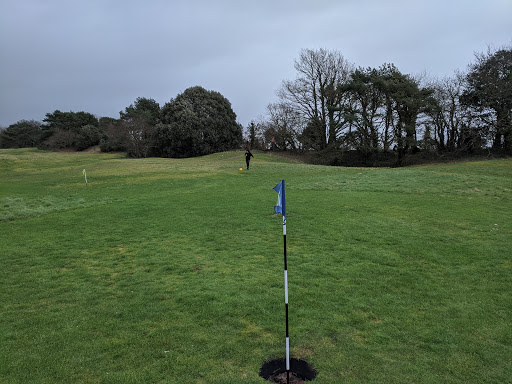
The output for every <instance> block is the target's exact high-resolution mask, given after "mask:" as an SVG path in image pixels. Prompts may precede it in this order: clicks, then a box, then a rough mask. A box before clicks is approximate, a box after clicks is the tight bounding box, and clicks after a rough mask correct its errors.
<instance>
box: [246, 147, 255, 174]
mask: <svg viewBox="0 0 512 384" xmlns="http://www.w3.org/2000/svg"><path fill="white" fill-rule="evenodd" d="M251 157H254V156H253V155H252V153H251V151H249V150H248V149H246V150H245V163H246V164H247V170H249V163H250V162H251Z"/></svg>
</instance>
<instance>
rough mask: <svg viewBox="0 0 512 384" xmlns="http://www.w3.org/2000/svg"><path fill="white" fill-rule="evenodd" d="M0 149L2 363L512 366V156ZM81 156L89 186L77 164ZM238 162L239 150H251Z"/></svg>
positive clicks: (167, 378)
mask: <svg viewBox="0 0 512 384" xmlns="http://www.w3.org/2000/svg"><path fill="white" fill-rule="evenodd" d="M241 155H242V153H241V152H230V153H223V154H216V155H212V156H207V157H202V158H196V159H182V160H176V159H144V160H134V159H126V158H123V157H122V156H120V155H106V154H80V153H71V154H70V153H49V152H42V151H37V150H26V149H25V150H0V306H1V307H0V309H1V311H0V382H2V383H241V382H244V383H263V382H264V381H263V380H262V379H261V378H259V377H258V371H259V368H260V366H261V365H262V363H263V362H264V361H266V360H268V359H270V358H276V357H281V356H284V289H283V260H282V231H281V224H280V217H277V216H276V215H274V214H273V213H274V212H273V205H274V204H275V201H276V197H277V194H276V193H275V192H274V191H273V190H272V188H273V187H274V186H275V185H276V184H277V183H278V182H279V181H280V180H281V179H282V178H284V179H286V187H287V190H286V194H287V212H288V241H287V243H288V244H287V245H288V269H289V283H290V290H289V292H290V344H291V350H292V355H293V356H294V357H298V358H304V359H306V360H308V362H310V363H311V364H312V365H313V366H314V367H315V368H316V369H317V371H318V376H317V378H316V379H315V381H314V382H315V383H319V384H321V383H413V382H414V383H462V382H467V383H469V382H471V383H498V382H500V383H504V382H510V378H511V377H512V279H511V276H512V160H510V159H508V160H497V161H485V162H467V163H458V164H448V165H429V166H421V167H413V168H406V169H366V168H350V169H347V168H333V167H323V166H311V165H305V164H297V163H293V162H290V161H286V160H285V159H283V158H278V157H272V156H269V155H265V154H263V153H255V159H254V160H253V161H252V163H251V170H250V171H245V169H244V171H242V172H240V171H238V168H240V167H244V161H243V157H241ZM84 168H85V169H86V171H87V178H88V182H89V185H88V186H87V187H86V186H85V182H84V179H83V175H82V169H84ZM244 168H245V167H244Z"/></svg>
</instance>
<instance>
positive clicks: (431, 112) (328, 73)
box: [247, 47, 512, 165]
mask: <svg viewBox="0 0 512 384" xmlns="http://www.w3.org/2000/svg"><path fill="white" fill-rule="evenodd" d="M295 70H296V74H297V75H296V78H295V79H294V80H285V81H283V82H282V84H281V87H280V88H279V89H278V91H277V98H278V101H277V102H274V103H271V104H269V105H268V107H267V114H266V116H264V117H263V118H261V119H260V120H259V121H258V122H254V121H253V122H251V124H249V127H248V130H247V131H248V132H247V140H248V141H249V142H250V143H251V144H252V145H254V146H261V147H263V148H274V149H279V150H300V151H303V152H309V153H311V152H312V151H314V153H317V154H326V155H327V157H326V158H327V159H329V158H330V159H331V160H333V163H342V164H343V163H344V162H343V157H344V156H345V157H348V158H349V159H348V160H347V161H348V162H350V161H351V160H350V159H354V155H355V156H356V158H357V159H359V160H361V161H362V162H363V163H365V164H366V165H368V164H372V163H374V162H375V161H376V160H377V159H379V158H381V159H382V158H388V159H393V162H394V163H395V165H402V164H403V160H404V158H405V157H406V156H408V155H411V154H415V153H418V152H427V153H435V154H443V153H462V154H472V153H475V152H477V151H480V150H482V149H484V148H488V149H492V150H495V151H501V152H503V153H508V154H511V153H512V48H510V47H509V48H501V49H497V50H491V49H489V50H488V51H487V53H483V54H477V55H475V62H474V63H471V64H470V65H469V66H468V70H467V72H465V73H463V72H457V73H455V75H454V76H453V77H449V78H445V79H440V80H429V79H425V78H420V77H415V76H412V75H409V74H404V73H402V72H401V71H400V70H399V69H398V68H396V66H394V65H393V64H383V65H381V66H380V67H379V68H363V67H358V68H356V67H355V66H354V65H353V64H351V63H349V62H348V61H347V60H345V58H344V57H343V55H342V54H341V53H340V52H338V51H329V50H325V49H318V50H311V49H305V50H302V51H301V53H300V56H299V58H298V59H296V60H295Z"/></svg>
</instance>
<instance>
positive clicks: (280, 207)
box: [274, 180, 290, 384]
mask: <svg viewBox="0 0 512 384" xmlns="http://www.w3.org/2000/svg"><path fill="white" fill-rule="evenodd" d="M274 191H276V192H277V194H278V195H277V205H276V206H275V207H274V211H275V212H276V213H280V214H281V215H283V246H284V248H283V250H284V307H285V319H286V384H289V383H290V335H289V330H288V261H287V256H286V200H285V191H284V180H281V182H280V183H279V184H277V185H276V186H275V187H274Z"/></svg>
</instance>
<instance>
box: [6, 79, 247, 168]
mask: <svg viewBox="0 0 512 384" xmlns="http://www.w3.org/2000/svg"><path fill="white" fill-rule="evenodd" d="M241 142H242V126H241V125H240V124H239V123H237V121H236V114H235V113H234V112H233V109H232V107H231V103H230V102H229V101H228V100H227V99H226V98H225V97H224V96H223V95H221V94H220V93H219V92H216V91H208V90H206V89H204V88H202V87H200V86H196V87H191V88H188V89H187V90H185V91H184V92H183V93H181V94H179V95H178V96H176V98H172V99H171V100H170V101H169V102H167V103H165V104H164V105H163V106H162V107H160V105H159V104H158V103H157V102H156V101H155V100H153V99H150V98H144V97H139V98H137V99H136V100H135V102H134V103H133V104H131V105H129V106H128V107H126V108H125V109H124V110H123V111H121V112H119V119H114V118H110V117H101V118H97V117H96V116H94V115H93V114H91V113H88V112H61V111H59V110H56V111H54V112H52V113H47V114H46V117H45V118H44V119H43V122H38V121H26V120H22V121H19V122H17V123H15V124H12V125H10V126H9V127H7V128H6V129H4V130H2V131H1V132H0V148H24V147H39V148H42V149H51V150H55V149H73V150H78V151H81V150H84V149H87V148H90V147H93V146H97V145H99V147H100V148H101V150H102V151H104V152H115V151H121V152H126V153H127V154H128V155H129V156H132V157H137V158H141V157H148V156H162V157H193V156H202V155H207V154H210V153H215V152H221V151H226V150H229V149H234V148H239V147H240V144H241Z"/></svg>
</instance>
